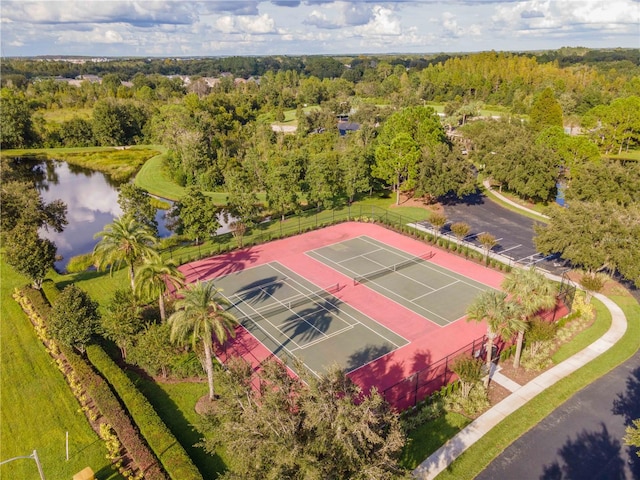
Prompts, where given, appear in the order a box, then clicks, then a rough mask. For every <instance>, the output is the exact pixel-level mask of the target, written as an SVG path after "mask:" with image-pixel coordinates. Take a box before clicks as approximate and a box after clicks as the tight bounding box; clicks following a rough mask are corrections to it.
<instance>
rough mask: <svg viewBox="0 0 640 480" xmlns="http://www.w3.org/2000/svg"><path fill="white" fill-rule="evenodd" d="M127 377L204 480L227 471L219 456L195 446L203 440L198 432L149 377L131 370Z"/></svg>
mask: <svg viewBox="0 0 640 480" xmlns="http://www.w3.org/2000/svg"><path fill="white" fill-rule="evenodd" d="M127 375H128V376H129V378H131V380H132V381H133V382H134V383H135V384H136V386H137V387H138V389H139V390H140V391H141V392H142V393H143V394H144V395H145V397H147V399H148V400H149V403H151V405H152V406H153V408H154V409H155V411H156V412H157V413H158V415H159V416H160V418H161V419H162V421H163V422H164V423H165V424H166V425H167V427H168V428H169V430H171V433H173V435H174V436H175V437H176V440H178V442H179V443H180V444H181V445H182V446H183V447H184V449H185V450H186V452H187V454H188V455H189V457H190V458H191V460H193V463H194V464H195V465H196V467H197V468H198V470H199V471H200V473H201V474H202V476H203V477H204V478H217V477H218V475H220V474H221V473H223V472H225V471H226V470H227V465H226V464H225V463H224V460H223V459H222V458H220V457H219V456H218V455H210V454H209V453H207V452H205V451H204V450H203V449H202V448H200V447H196V446H195V445H196V444H197V443H199V442H200V441H201V440H202V438H201V434H200V432H198V431H197V430H196V429H195V427H194V426H193V425H192V424H191V423H190V422H189V421H188V420H187V419H186V417H185V416H184V414H183V413H182V411H181V410H180V408H179V407H178V406H177V405H176V403H175V402H174V401H173V400H172V399H171V398H170V397H169V395H167V393H166V392H165V391H164V390H163V389H162V388H161V387H160V386H159V385H158V384H157V383H156V382H155V381H154V380H153V379H152V378H150V377H146V376H143V375H141V374H140V373H137V372H133V371H131V370H127ZM194 408H195V405H194Z"/></svg>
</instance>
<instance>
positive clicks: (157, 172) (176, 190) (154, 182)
mask: <svg viewBox="0 0 640 480" xmlns="http://www.w3.org/2000/svg"><path fill="white" fill-rule="evenodd" d="M154 148H156V147H154ZM157 148H158V150H160V148H162V150H163V153H161V154H160V155H156V156H155V157H153V158H151V159H149V160H148V161H147V162H146V163H145V164H144V165H143V166H142V168H140V171H139V172H138V173H137V175H136V179H135V183H136V185H137V186H139V187H140V188H144V189H145V190H146V191H147V192H149V193H150V194H152V195H156V196H158V197H162V198H167V199H169V200H174V201H175V200H179V199H180V197H182V196H184V194H185V192H186V189H185V188H184V187H181V186H180V185H178V184H177V183H175V182H174V181H173V180H172V179H171V177H170V175H169V172H168V171H167V167H166V166H165V163H164V162H165V160H166V158H167V152H166V149H164V148H163V147H157ZM205 195H207V196H210V197H212V198H213V200H214V202H215V203H216V204H218V205H226V203H227V193H226V192H205ZM265 199H266V196H265V195H264V194H260V195H258V200H260V201H265Z"/></svg>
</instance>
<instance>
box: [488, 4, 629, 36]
mask: <svg viewBox="0 0 640 480" xmlns="http://www.w3.org/2000/svg"><path fill="white" fill-rule="evenodd" d="M492 20H493V21H494V22H495V24H496V26H498V27H499V28H501V29H502V30H505V31H507V30H511V29H513V30H516V31H521V32H522V31H527V30H542V31H548V30H552V29H553V30H557V31H558V32H565V33H568V32H571V31H572V30H576V31H580V30H582V29H583V28H595V29H602V28H604V29H606V30H610V29H614V30H616V29H617V30H621V31H625V30H627V31H629V30H630V29H633V30H632V31H635V32H636V33H637V32H638V23H640V4H639V3H638V2H634V1H633V0H608V1H606V2H603V1H601V0H580V1H564V2H559V1H551V0H527V1H522V2H515V3H506V4H504V5H501V6H498V7H497V8H496V11H495V14H494V15H493V17H492ZM541 33H542V32H541Z"/></svg>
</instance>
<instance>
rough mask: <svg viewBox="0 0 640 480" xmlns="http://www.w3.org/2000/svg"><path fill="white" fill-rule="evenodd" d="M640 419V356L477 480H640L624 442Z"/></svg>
mask: <svg viewBox="0 0 640 480" xmlns="http://www.w3.org/2000/svg"><path fill="white" fill-rule="evenodd" d="M636 418H640V351H638V352H636V354H635V355H634V356H633V357H632V358H631V359H629V360H627V361H626V362H625V363H623V364H622V365H620V366H618V367H617V368H615V369H614V370H612V371H611V372H610V373H608V374H606V375H605V376H603V377H601V378H600V379H599V380H596V381H595V382H594V383H592V384H591V385H589V386H588V387H586V388H584V389H583V390H581V391H580V392H578V393H577V394H576V395H574V396H573V397H571V398H570V399H569V400H568V401H567V402H565V403H564V404H563V405H561V406H560V407H558V408H557V409H556V410H555V411H554V412H553V413H552V414H550V415H549V416H547V417H546V418H545V419H544V420H543V421H542V422H540V423H539V424H538V425H536V426H535V427H534V428H533V429H531V430H530V431H529V432H527V433H525V434H524V435H523V436H522V437H520V438H519V439H518V440H516V441H515V442H514V443H513V444H511V445H510V446H509V447H508V448H507V449H506V450H505V451H504V452H503V453H502V454H501V455H500V456H499V457H498V458H496V459H495V460H494V461H493V462H492V463H491V464H490V465H489V466H488V467H487V468H486V469H485V470H484V471H483V472H482V473H481V474H480V475H478V476H477V477H476V480H494V479H500V480H511V479H513V480H533V479H536V480H596V479H597V480H622V479H627V480H638V479H640V457H638V456H637V454H636V452H637V451H638V449H637V448H635V447H627V446H625V445H624V442H623V441H622V437H623V436H624V434H625V423H626V422H628V423H630V422H631V420H633V419H636Z"/></svg>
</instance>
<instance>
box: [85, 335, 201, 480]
mask: <svg viewBox="0 0 640 480" xmlns="http://www.w3.org/2000/svg"><path fill="white" fill-rule="evenodd" d="M87 356H88V357H89V360H90V361H91V363H92V364H93V365H94V367H96V368H97V369H98V371H99V372H100V373H101V374H102V376H103V377H104V378H105V379H106V380H107V381H108V382H109V383H110V384H111V386H112V387H113V388H114V389H115V391H116V393H117V394H118V396H119V397H120V399H121V400H122V402H123V403H124V405H125V407H126V408H127V410H128V411H129V414H130V415H131V417H132V418H133V420H134V421H135V423H136V424H137V425H138V428H139V429H140V433H142V435H143V436H144V438H145V439H146V440H147V443H148V444H149V447H151V449H152V450H153V452H154V453H155V454H156V456H157V457H158V459H159V460H160V462H161V463H162V466H163V467H164V469H165V470H166V472H167V473H168V474H169V476H170V477H171V478H173V479H175V480H202V475H201V474H200V472H199V471H198V469H197V468H196V466H195V465H194V464H193V461H192V460H191V458H190V457H189V455H187V452H186V451H185V450H184V448H183V447H182V445H180V443H179V442H178V441H177V440H176V438H175V437H174V435H173V433H171V431H170V430H169V429H168V428H167V426H166V425H165V424H164V422H163V421H162V420H161V419H160V417H159V416H158V414H157V413H156V411H155V410H154V409H153V407H152V406H151V404H150V403H149V401H148V400H147V398H146V397H145V396H144V395H143V394H142V393H140V391H139V390H138V389H137V388H136V386H135V385H134V383H133V382H132V381H131V380H130V379H129V377H127V375H126V374H125V373H124V372H123V371H122V369H121V368H120V367H119V366H118V365H117V364H116V363H115V362H114V361H113V360H112V359H111V357H109V355H107V353H106V352H105V351H104V350H103V349H102V347H100V346H99V345H89V346H88V347H87Z"/></svg>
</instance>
